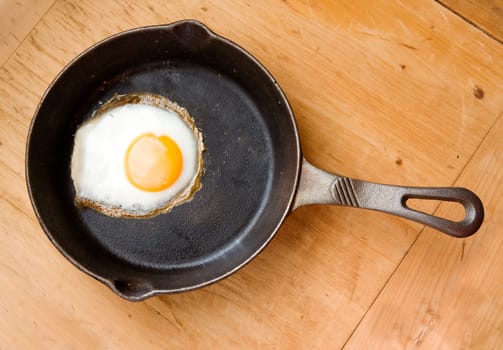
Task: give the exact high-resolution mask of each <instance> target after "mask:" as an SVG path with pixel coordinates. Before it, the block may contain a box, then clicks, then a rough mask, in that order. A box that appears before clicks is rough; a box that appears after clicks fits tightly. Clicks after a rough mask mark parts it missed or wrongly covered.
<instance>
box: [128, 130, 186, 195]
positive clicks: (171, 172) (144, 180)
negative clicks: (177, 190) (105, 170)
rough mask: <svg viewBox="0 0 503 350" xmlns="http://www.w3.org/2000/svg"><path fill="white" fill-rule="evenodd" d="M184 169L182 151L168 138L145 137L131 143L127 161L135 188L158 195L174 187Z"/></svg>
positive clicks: (148, 134)
mask: <svg viewBox="0 0 503 350" xmlns="http://www.w3.org/2000/svg"><path fill="white" fill-rule="evenodd" d="M182 168H183V156H182V151H180V147H178V145H177V144H176V142H175V141H173V139H171V138H170V137H169V136H166V135H162V136H155V135H154V134H152V133H145V134H142V135H140V136H138V137H137V138H136V139H134V140H133V142H131V144H130V145H129V147H128V149H127V151H126V157H125V170H126V175H127V178H128V180H129V182H130V183H131V184H132V185H133V186H135V187H136V188H138V189H140V190H143V191H149V192H158V191H162V190H164V189H166V188H168V187H169V186H171V185H172V184H173V183H175V181H176V180H177V179H178V177H179V176H180V174H181V172H182Z"/></svg>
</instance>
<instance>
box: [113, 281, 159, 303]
mask: <svg viewBox="0 0 503 350" xmlns="http://www.w3.org/2000/svg"><path fill="white" fill-rule="evenodd" d="M113 285H114V287H115V289H116V291H117V292H118V293H119V294H120V295H121V296H122V297H124V298H126V299H128V300H141V299H144V298H145V297H146V296H147V294H148V293H150V292H151V291H152V286H151V285H150V283H148V282H146V281H132V280H115V281H114V282H113Z"/></svg>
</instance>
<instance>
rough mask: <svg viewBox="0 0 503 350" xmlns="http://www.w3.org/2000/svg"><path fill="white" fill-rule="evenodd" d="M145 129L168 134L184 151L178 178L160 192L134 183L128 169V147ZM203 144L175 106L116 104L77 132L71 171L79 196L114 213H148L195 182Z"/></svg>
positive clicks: (79, 199) (165, 203)
mask: <svg viewBox="0 0 503 350" xmlns="http://www.w3.org/2000/svg"><path fill="white" fill-rule="evenodd" d="M144 133H153V134H154V135H156V136H161V135H167V136H169V137H170V138H172V139H173V140H174V141H175V142H176V143H177V145H178V147H179V148H180V150H181V152H182V155H183V168H182V172H181V174H180V176H179V178H178V179H177V180H176V182H175V183H174V184H173V185H171V186H170V187H168V188H166V189H165V190H162V191H159V192H148V191H143V190H140V189H138V188H136V187H135V186H133V185H132V184H131V183H130V182H129V181H128V178H127V175H126V172H125V166H124V159H125V154H126V151H127V149H128V147H129V145H130V144H131V142H132V141H133V140H134V139H135V138H136V137H137V136H139V135H141V134H144ZM199 148H200V147H199V142H198V139H197V137H196V136H195V135H194V131H193V130H192V129H191V128H190V127H189V125H187V123H186V122H185V121H184V120H183V119H182V118H181V117H180V116H179V115H178V114H177V113H176V112H175V111H172V110H166V109H163V108H159V107H156V106H152V105H147V104H142V103H138V104H125V105H122V106H119V107H115V108H112V109H110V110H108V111H106V112H104V113H103V114H101V115H99V116H98V117H96V118H93V119H92V120H90V121H89V122H87V123H85V124H84V125H82V126H81V127H80V128H79V129H78V130H77V133H76V135H75V140H74V148H73V154H72V160H71V177H72V180H73V183H74V187H75V191H76V200H77V202H79V201H80V202H92V203H94V204H98V207H104V208H105V209H107V208H108V209H118V212H117V210H116V211H115V214H116V215H113V216H121V215H132V216H141V215H145V214H149V213H151V212H152V211H153V210H155V209H159V208H163V207H165V206H166V205H167V204H168V203H170V201H172V200H173V199H174V198H175V197H176V196H177V195H178V194H180V193H181V192H183V190H184V189H187V187H188V186H189V185H191V182H193V179H194V178H195V176H196V175H197V174H198V171H199V164H200V162H199V157H200V153H201V150H200V149H199Z"/></svg>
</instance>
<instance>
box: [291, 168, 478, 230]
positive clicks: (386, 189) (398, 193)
mask: <svg viewBox="0 0 503 350" xmlns="http://www.w3.org/2000/svg"><path fill="white" fill-rule="evenodd" d="M412 198H416V199H426V200H441V201H448V202H457V203H460V204H462V205H463V207H464V208H465V218H464V219H463V220H462V221H451V220H448V219H444V218H440V217H438V216H434V215H430V214H427V213H423V212H420V211H417V210H414V209H411V208H410V207H408V206H407V200H408V199H412ZM308 204H335V205H343V206H347V207H356V208H363V209H371V210H377V211H382V212H385V213H389V214H393V215H397V216H400V217H403V218H406V219H410V220H413V221H416V222H419V223H421V224H425V225H428V226H431V227H433V228H435V229H437V230H439V231H442V232H444V233H446V234H448V235H451V236H454V237H467V236H470V235H472V234H474V233H475V232H476V231H477V230H478V229H479V227H480V225H481V224H482V220H483V219H484V207H483V206H482V202H481V201H480V199H479V198H478V197H477V196H476V195H475V194H474V193H473V192H471V191H469V190H467V189H465V188H459V187H438V188H434V187H403V186H392V185H383V184H377V183H372V182H366V181H362V180H356V179H351V178H348V177H344V176H339V175H335V174H330V173H328V172H326V171H323V170H321V169H318V168H316V167H315V166H313V165H311V164H310V163H309V162H307V161H306V160H305V159H304V162H303V165H302V172H301V176H300V183H299V188H298V190H297V196H296V198H295V203H294V206H293V208H294V209H295V208H298V207H300V206H303V205H308Z"/></svg>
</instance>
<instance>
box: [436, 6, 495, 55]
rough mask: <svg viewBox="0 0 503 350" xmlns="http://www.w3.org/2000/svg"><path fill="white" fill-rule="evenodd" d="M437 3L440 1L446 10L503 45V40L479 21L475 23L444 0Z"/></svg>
mask: <svg viewBox="0 0 503 350" xmlns="http://www.w3.org/2000/svg"><path fill="white" fill-rule="evenodd" d="M435 2H436V3H438V4H439V5H440V6H442V7H443V8H445V9H446V10H448V11H450V12H452V13H453V14H455V15H456V16H458V17H459V18H461V19H462V20H464V21H465V22H467V23H469V24H470V25H471V26H472V27H474V28H476V29H477V30H479V31H481V32H482V33H484V34H485V35H487V36H488V37H490V38H491V39H494V40H496V41H497V42H498V43H500V44H502V45H503V41H501V40H500V39H499V38H498V37H497V36H495V35H493V34H492V33H491V32H488V31H487V30H485V29H484V28H482V27H481V26H479V25H478V24H477V23H475V22H474V21H472V20H471V19H469V18H467V17H466V16H464V15H462V14H461V13H459V12H458V11H456V10H454V9H452V8H450V7H449V6H447V5H446V4H444V3H443V2H442V0H435Z"/></svg>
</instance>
